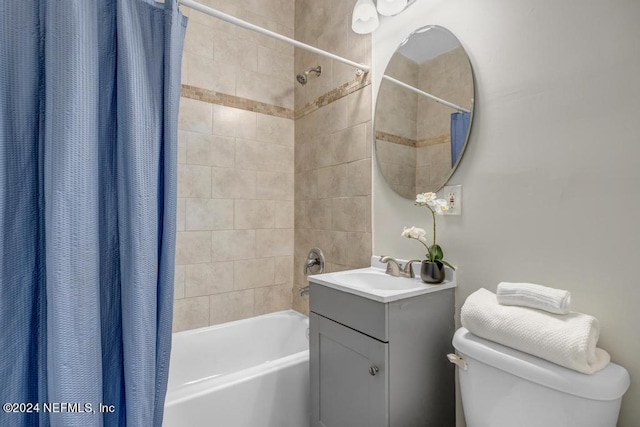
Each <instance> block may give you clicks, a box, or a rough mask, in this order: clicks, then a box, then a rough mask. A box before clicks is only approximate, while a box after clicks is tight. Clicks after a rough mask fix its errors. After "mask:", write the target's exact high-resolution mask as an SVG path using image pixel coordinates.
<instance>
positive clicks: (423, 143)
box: [376, 130, 451, 148]
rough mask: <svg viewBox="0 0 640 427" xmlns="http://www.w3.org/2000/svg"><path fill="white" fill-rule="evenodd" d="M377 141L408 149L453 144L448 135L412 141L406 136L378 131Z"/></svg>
mask: <svg viewBox="0 0 640 427" xmlns="http://www.w3.org/2000/svg"><path fill="white" fill-rule="evenodd" d="M376 139H380V140H382V141H387V142H390V143H392V144H398V145H406V146H407V147H416V148H420V147H428V146H430V145H437V144H444V143H447V142H451V136H450V135H448V134H443V135H438V136H434V137H431V138H426V139H411V138H405V137H404V136H399V135H393V134H391V133H386V132H382V131H379V130H377V131H376Z"/></svg>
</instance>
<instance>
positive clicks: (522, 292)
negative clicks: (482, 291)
mask: <svg viewBox="0 0 640 427" xmlns="http://www.w3.org/2000/svg"><path fill="white" fill-rule="evenodd" d="M496 295H497V296H498V302H499V303H500V304H502V305H519V306H522V307H531V308H537V309H538V310H544V311H548V312H549V313H555V314H567V313H569V312H570V311H571V292H569V291H564V290H562V289H554V288H548V287H546V286H542V285H536V284H533V283H509V282H500V283H499V284H498V289H497V291H496Z"/></svg>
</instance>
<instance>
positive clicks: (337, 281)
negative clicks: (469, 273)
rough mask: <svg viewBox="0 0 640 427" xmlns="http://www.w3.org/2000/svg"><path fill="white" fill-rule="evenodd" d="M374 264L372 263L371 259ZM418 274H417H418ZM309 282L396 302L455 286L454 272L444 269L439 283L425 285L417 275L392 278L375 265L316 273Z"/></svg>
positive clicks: (310, 277) (309, 278) (378, 299)
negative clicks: (442, 277)
mask: <svg viewBox="0 0 640 427" xmlns="http://www.w3.org/2000/svg"><path fill="white" fill-rule="evenodd" d="M372 263H373V262H372ZM418 274H419V273H418ZM308 280H309V282H313V283H315V284H318V285H323V286H327V287H329V288H332V289H336V290H339V291H343V292H348V293H350V294H354V295H358V296H361V297H364V298H368V299H371V300H374V301H378V302H381V303H388V302H392V301H398V300H401V299H405V298H411V297H415V296H418V295H423V294H428V293H431V292H437V291H440V290H444V289H450V288H455V287H456V281H455V272H454V271H453V270H450V269H447V271H446V279H445V281H444V282H442V283H441V284H438V285H428V284H426V283H424V282H423V281H422V280H421V279H420V277H415V278H405V277H394V276H390V275H388V274H386V273H385V269H383V268H379V267H378V266H372V267H367V268H360V269H356V270H346V271H338V272H334V273H324V274H316V275H313V276H309V277H308Z"/></svg>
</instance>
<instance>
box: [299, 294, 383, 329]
mask: <svg viewBox="0 0 640 427" xmlns="http://www.w3.org/2000/svg"><path fill="white" fill-rule="evenodd" d="M309 286H310V287H309V309H310V310H311V311H312V312H314V313H318V314H320V315H322V316H324V317H328V318H329V319H332V320H335V321H336V322H338V323H341V324H343V325H345V326H348V327H350V328H353V329H355V330H357V331H360V332H362V333H364V334H367V335H369V336H371V337H373V338H375V339H377V340H380V341H383V342H389V334H388V328H387V312H388V304H383V303H381V302H377V301H373V300H370V299H367V298H363V297H361V296H358V295H353V294H349V293H347V292H342V291H338V290H335V289H332V288H329V287H327V286H324V285H318V284H317V283H313V282H310V283H309Z"/></svg>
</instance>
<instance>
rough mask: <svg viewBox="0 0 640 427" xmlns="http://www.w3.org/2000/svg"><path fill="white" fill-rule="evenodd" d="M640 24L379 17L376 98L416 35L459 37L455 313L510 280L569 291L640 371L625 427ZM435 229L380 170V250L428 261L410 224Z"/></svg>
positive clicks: (572, 9)
mask: <svg viewBox="0 0 640 427" xmlns="http://www.w3.org/2000/svg"><path fill="white" fill-rule="evenodd" d="M639 20H640V2H638V1H637V0H634V1H622V0H614V1H608V2H602V1H593V0H590V1H577V0H570V1H563V2H555V1H551V0H542V1H540V0H536V1H534V0H521V1H518V2H513V1H508V0H487V1H483V2H476V1H471V0H449V1H444V0H428V1H426V0H419V1H418V2H417V3H416V4H414V5H413V6H411V8H410V10H408V11H406V12H405V13H403V14H402V15H399V16H397V17H394V18H385V19H382V20H381V25H380V28H379V29H378V30H377V31H376V32H375V33H374V35H373V52H372V53H373V65H374V67H375V68H374V70H375V74H374V81H373V83H374V84H373V90H374V99H375V95H376V91H377V88H378V86H379V84H380V73H381V71H380V70H383V69H384V67H385V65H386V62H387V61H388V59H389V58H390V56H391V55H392V53H393V51H394V50H395V47H396V46H397V45H398V44H399V43H400V41H401V40H402V39H403V38H404V37H406V36H407V35H408V33H409V32H410V31H411V30H413V29H415V28H417V27H419V26H422V25H426V24H438V25H442V26H444V27H446V28H448V29H449V30H451V31H452V32H453V33H454V34H455V35H456V36H457V37H458V38H459V39H460V41H461V42H462V44H463V46H464V47H465V48H466V50H467V52H468V54H469V57H470V59H471V62H472V65H473V67H474V71H475V76H476V80H477V89H476V111H475V117H474V123H473V129H472V132H471V140H470V142H469V146H468V148H467V151H466V154H465V157H464V158H463V160H462V163H461V165H460V168H459V169H458V171H457V172H456V173H455V175H454V176H453V177H452V179H451V181H450V182H451V183H453V184H462V185H463V195H464V199H463V202H464V206H463V215H462V216H460V217H439V218H438V220H439V225H438V227H439V243H440V244H441V245H442V246H443V247H444V249H445V252H446V258H447V259H448V260H449V261H450V262H452V263H454V264H456V265H457V266H459V271H458V278H459V282H458V283H459V288H458V289H457V295H456V305H457V308H458V309H459V307H460V306H461V305H462V303H463V302H464V300H465V298H466V297H467V296H468V295H469V294H471V293H472V292H474V291H475V290H477V289H478V288H480V287H486V288H488V289H490V290H494V291H495V287H496V284H497V283H498V282H499V281H502V280H506V281H530V282H536V283H541V284H545V285H549V286H555V287H560V288H565V289H568V290H570V291H571V293H572V294H573V308H574V309H575V310H577V311H582V312H586V313H590V314H593V315H595V316H596V317H597V318H599V319H600V322H601V328H602V333H601V338H600V346H601V347H602V348H604V349H606V350H607V351H609V352H610V353H611V356H612V359H613V361H615V362H616V363H619V364H621V365H623V366H625V367H626V368H627V369H628V370H629V372H630V374H631V380H632V386H631V389H630V390H629V391H628V393H627V395H626V397H625V399H624V401H623V405H622V413H621V417H620V422H619V426H622V427H633V426H637V425H640V406H638V405H637V404H634V402H639V401H640V386H638V385H637V382H636V381H637V380H638V378H640V358H638V354H640V334H639V332H638V326H640V309H639V308H638V301H639V300H640V283H639V280H638V273H637V265H638V258H639V257H638V255H639V250H638V248H637V245H638V244H639V243H640V226H639V225H638V222H637V221H638V220H637V218H638V211H639V210H640V191H639V190H638V188H637V187H636V186H637V184H638V183H640V167H638V166H639V164H640V160H639V159H640V144H639V141H638V139H639V138H638V130H639V127H638V125H639V120H638V118H639V117H640V80H639V79H638V76H640V42H639V40H640V26H638V25H637V22H638V21H639ZM374 158H375V156H374ZM429 224H430V222H429V217H428V216H427V215H426V211H424V210H422V209H419V208H417V207H414V206H413V203H412V202H411V201H409V200H406V199H402V198H401V197H399V196H397V195H396V194H395V193H393V192H392V191H391V190H390V189H389V187H388V186H387V184H386V183H385V182H384V181H383V180H382V178H381V177H380V176H379V174H378V173H377V170H376V167H375V165H374V166H373V245H374V246H373V252H374V253H375V254H387V255H394V256H397V257H402V258H413V257H419V256H421V253H422V251H421V247H420V246H419V245H418V244H416V243H415V242H412V241H408V240H406V239H403V238H401V237H400V233H401V231H402V226H403V225H406V226H411V225H417V226H422V227H426V228H428V227H429ZM459 425H462V424H461V423H459Z"/></svg>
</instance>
